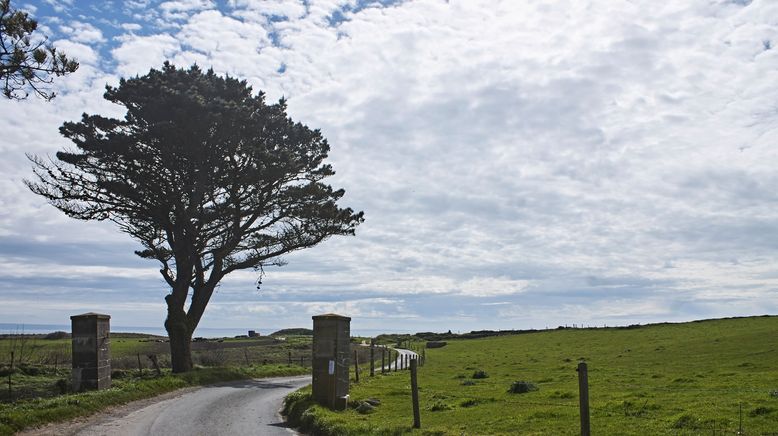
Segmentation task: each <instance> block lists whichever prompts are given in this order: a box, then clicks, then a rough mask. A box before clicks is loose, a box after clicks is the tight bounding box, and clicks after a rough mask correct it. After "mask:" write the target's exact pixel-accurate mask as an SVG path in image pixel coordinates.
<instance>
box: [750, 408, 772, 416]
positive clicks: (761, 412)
mask: <svg viewBox="0 0 778 436" xmlns="http://www.w3.org/2000/svg"><path fill="white" fill-rule="evenodd" d="M774 411H775V409H773V408H771V407H765V406H759V407H757V408H755V409H753V410H751V411H750V412H748V416H750V417H752V418H755V417H757V416H762V415H769V414H771V413H773V412H774Z"/></svg>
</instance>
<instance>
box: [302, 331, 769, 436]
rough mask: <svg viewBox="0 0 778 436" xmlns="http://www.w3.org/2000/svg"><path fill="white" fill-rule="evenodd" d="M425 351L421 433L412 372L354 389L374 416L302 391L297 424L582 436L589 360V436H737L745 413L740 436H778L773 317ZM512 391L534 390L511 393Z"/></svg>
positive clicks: (341, 430)
mask: <svg viewBox="0 0 778 436" xmlns="http://www.w3.org/2000/svg"><path fill="white" fill-rule="evenodd" d="M426 353H427V364H426V365H425V366H424V367H422V368H421V369H420V371H419V386H420V402H421V409H422V416H421V422H422V428H421V430H413V431H412V430H411V428H410V427H411V423H412V421H413V419H412V412H411V402H410V381H409V374H408V372H407V371H405V372H399V373H392V374H389V375H383V376H377V377H374V378H372V379H371V378H369V377H363V378H362V382H361V383H360V384H358V385H353V386H352V390H351V398H352V399H353V400H354V401H353V404H359V402H360V400H364V399H368V398H377V399H379V400H380V401H381V404H380V405H379V406H378V407H377V408H376V409H375V410H374V411H373V412H372V413H369V414H360V413H358V412H357V411H356V410H355V409H354V408H352V409H349V410H347V411H345V412H331V411H328V410H325V409H323V408H321V407H318V406H313V405H311V404H310V402H309V401H306V400H305V398H306V394H305V391H303V392H302V393H300V394H297V395H295V396H294V397H292V398H293V399H294V400H296V401H291V402H290V403H289V404H288V407H289V409H290V410H291V412H292V413H291V415H292V419H297V420H298V422H302V424H303V425H305V426H307V427H308V428H314V429H317V431H318V432H320V433H321V434H360V435H361V434H381V435H388V434H405V433H414V434H430V435H432V434H440V435H486V434H502V435H516V434H521V435H575V434H579V413H578V379H577V373H576V366H577V364H578V362H579V361H580V360H585V361H586V362H587V364H588V367H589V386H590V394H589V395H590V407H591V425H592V434H595V435H664V434H667V435H697V434H699V435H711V434H718V435H724V434H737V431H738V430H739V427H740V407H741V405H742V411H743V412H742V416H743V434H745V435H778V318H776V317H753V318H740V319H723V320H710V321H701V322H692V323H684V324H660V325H651V326H645V327H640V328H634V329H612V328H611V329H565V330H554V331H544V332H538V333H532V334H521V335H511V336H500V337H492V338H485V339H473V340H453V341H449V344H448V345H447V346H446V347H444V348H440V349H431V350H427V351H426ZM477 371H483V372H485V373H486V376H487V377H485V378H473V376H474V374H475V373H476V372H477ZM515 381H527V382H531V383H532V384H534V385H535V386H537V387H538V390H536V391H532V392H528V393H522V394H514V393H508V389H509V388H510V387H511V384H512V383H513V382H515ZM306 410H307V412H306V413H303V412H304V411H306ZM714 432H715V433H714Z"/></svg>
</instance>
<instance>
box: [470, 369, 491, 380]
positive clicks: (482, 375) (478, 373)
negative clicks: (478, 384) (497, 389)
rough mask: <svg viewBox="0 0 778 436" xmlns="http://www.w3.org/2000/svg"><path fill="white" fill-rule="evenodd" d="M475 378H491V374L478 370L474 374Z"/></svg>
mask: <svg viewBox="0 0 778 436" xmlns="http://www.w3.org/2000/svg"><path fill="white" fill-rule="evenodd" d="M473 378H475V379H479V378H489V374H487V373H486V371H484V370H482V369H477V370H475V372H474V373H473Z"/></svg>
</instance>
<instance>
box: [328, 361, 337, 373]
mask: <svg viewBox="0 0 778 436" xmlns="http://www.w3.org/2000/svg"><path fill="white" fill-rule="evenodd" d="M327 372H328V373H329V374H330V375H333V374H335V361H334V360H330V366H329V367H328V368H327Z"/></svg>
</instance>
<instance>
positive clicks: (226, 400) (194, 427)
mask: <svg viewBox="0 0 778 436" xmlns="http://www.w3.org/2000/svg"><path fill="white" fill-rule="evenodd" d="M310 382H311V378H310V376H297V377H283V378H271V379H255V380H240V381H234V382H225V383H218V384H215V385H210V386H205V387H202V388H199V389H195V390H192V391H189V392H186V393H184V394H182V395H179V396H175V397H173V398H168V399H165V400H163V401H160V402H157V403H153V404H151V405H148V406H146V407H143V408H141V409H138V410H135V411H132V412H130V413H129V414H127V415H125V416H121V417H116V416H112V417H106V418H105V419H102V420H99V421H102V422H96V423H94V424H92V425H88V426H86V427H84V428H81V429H80V431H78V432H76V433H75V434H76V435H79V436H98V435H117V436H135V435H137V436H141V435H164V436H179V435H180V436H196V435H203V436H204V435H209V436H210V435H236V436H238V435H241V436H242V435H263V436H276V435H278V436H291V435H294V434H297V433H295V432H294V431H293V430H291V429H289V428H287V427H286V424H285V423H284V420H283V419H282V418H281V416H280V415H279V414H278V410H279V409H280V407H281V403H282V401H283V398H284V397H285V396H286V395H288V394H289V393H290V392H292V391H295V390H297V389H299V388H301V387H303V386H305V385H307V384H309V383H310Z"/></svg>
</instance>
